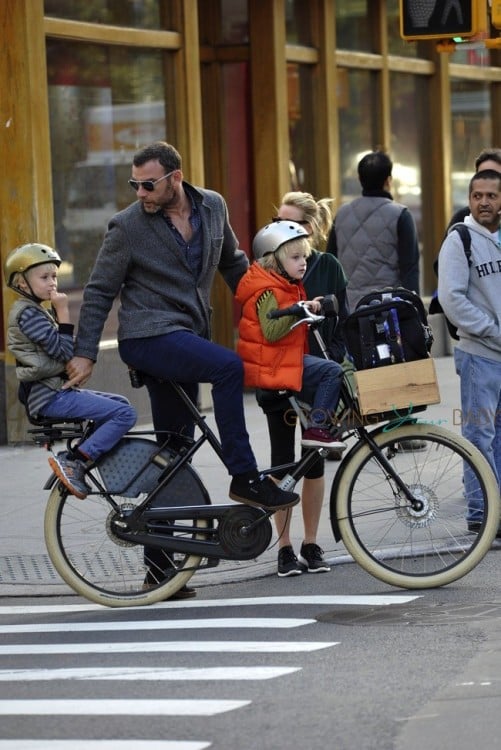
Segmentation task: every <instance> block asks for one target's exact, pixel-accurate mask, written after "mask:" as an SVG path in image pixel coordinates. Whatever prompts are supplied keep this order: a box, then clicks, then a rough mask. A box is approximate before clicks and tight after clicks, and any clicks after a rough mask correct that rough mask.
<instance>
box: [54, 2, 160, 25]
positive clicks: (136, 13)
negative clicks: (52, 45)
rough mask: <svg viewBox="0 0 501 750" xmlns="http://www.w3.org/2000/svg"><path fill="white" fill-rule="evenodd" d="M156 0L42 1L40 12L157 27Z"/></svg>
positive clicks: (120, 23)
mask: <svg viewBox="0 0 501 750" xmlns="http://www.w3.org/2000/svg"><path fill="white" fill-rule="evenodd" d="M159 5H160V3H159V0H141V2H124V0H44V14H45V15H46V16H52V17H55V18H67V19H68V20H71V21H86V22H87V23H103V24H111V25H112V26H131V27H132V28H136V29H160V28H162V27H161V25H160V9H159Z"/></svg>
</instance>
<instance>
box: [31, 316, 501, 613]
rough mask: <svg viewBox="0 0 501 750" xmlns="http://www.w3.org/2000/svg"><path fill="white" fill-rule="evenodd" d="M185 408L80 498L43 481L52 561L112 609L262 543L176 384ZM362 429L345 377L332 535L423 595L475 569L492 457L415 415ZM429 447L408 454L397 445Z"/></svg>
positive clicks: (489, 513) (253, 552)
mask: <svg viewBox="0 0 501 750" xmlns="http://www.w3.org/2000/svg"><path fill="white" fill-rule="evenodd" d="M293 310H294V312H292V314H296V315H298V316H299V315H302V316H306V317H305V318H304V319H303V320H301V319H300V320H298V322H297V323H295V324H294V325H300V324H303V323H304V322H306V323H307V324H308V325H311V326H312V327H313V330H314V333H315V336H316V337H317V340H318V341H319V343H320V345H321V346H322V348H323V351H324V356H327V355H326V352H325V344H324V342H323V340H322V337H321V336H320V333H319V331H318V326H319V325H320V323H321V322H322V321H323V320H324V317H325V316H324V315H314V314H313V313H311V312H308V311H307V310H305V309H304V308H303V307H302V306H301V304H299V306H298V305H296V306H294V308H288V309H287V310H280V311H275V312H276V314H277V315H283V314H291V311H293ZM172 387H173V388H174V389H175V390H176V392H177V394H178V396H179V397H180V398H181V399H182V400H183V401H184V403H185V404H186V406H187V408H188V409H189V411H190V412H191V415H192V416H193V420H194V423H195V426H196V428H197V430H198V431H199V432H200V434H199V435H198V433H196V435H195V437H193V438H186V437H183V436H179V435H174V434H172V433H167V435H166V437H165V440H164V441H163V443H162V444H161V445H159V444H158V443H157V442H156V437H157V436H156V434H155V432H154V431H152V430H146V431H131V432H130V433H129V434H128V435H127V436H125V437H124V438H123V439H122V440H121V441H120V443H119V444H118V445H117V446H116V447H115V448H114V449H113V450H112V451H110V452H109V453H107V454H105V455H104V456H103V457H101V458H100V459H99V460H98V461H97V462H96V464H95V465H93V466H92V467H91V468H90V469H89V470H88V473H87V480H88V482H89V484H90V485H91V491H90V493H89V495H88V496H87V498H86V499H85V500H79V499H77V498H75V497H74V496H72V495H69V494H68V492H67V490H66V489H65V487H64V486H63V485H62V484H61V483H60V482H59V481H58V480H57V478H56V477H55V476H54V475H52V476H51V477H49V479H48V481H47V483H46V484H45V487H44V489H49V490H51V492H50V495H49V499H48V502H47V506H46V511H45V518H44V535H45V542H46V546H47V551H48V554H49V557H50V559H51V561H52V563H53V565H54V567H55V569H56V570H57V572H58V573H59V575H60V576H61V578H62V579H63V580H64V581H65V582H66V583H67V584H68V585H69V586H70V587H71V588H72V589H73V590H74V591H75V592H76V593H77V594H80V595H82V596H84V597H85V598H87V599H89V600H91V601H93V602H96V603H98V604H102V605H106V606H114V607H122V606H131V605H135V606H138V605H147V604H153V603H155V602H158V601H162V600H165V599H168V598H169V597H170V596H172V595H173V594H174V593H175V592H176V591H177V590H178V589H179V588H181V587H182V586H183V585H184V584H185V583H186V582H187V581H188V580H189V579H190V578H191V576H192V575H193V574H194V573H195V572H196V571H197V570H200V569H202V568H204V567H213V566H216V565H217V564H218V563H219V561H220V560H222V559H226V560H250V559H254V558H257V557H259V555H260V554H262V553H263V552H264V551H265V549H266V548H267V547H268V545H269V544H270V541H271V538H272V526H271V522H270V516H271V515H272V512H271V511H265V510H262V509H259V508H254V507H250V506H246V505H239V504H235V503H231V504H223V505H212V504H211V499H210V497H209V493H208V491H207V489H206V487H205V486H204V483H203V480H202V479H201V477H200V476H199V474H198V472H197V471H196V469H195V468H194V467H193V466H192V458H193V457H194V456H195V454H196V453H197V451H198V450H199V448H200V446H201V445H203V444H204V443H206V442H208V443H209V445H210V446H211V448H212V449H213V450H214V451H215V453H216V454H217V455H218V457H219V458H220V459H221V460H222V453H221V447H220V443H219V440H218V438H217V437H216V435H215V434H214V433H213V431H212V430H211V429H210V427H209V426H208V425H207V423H206V420H205V417H204V416H203V415H202V414H201V413H200V411H199V409H198V408H197V407H196V405H195V404H193V403H192V402H191V401H190V399H189V398H188V396H187V395H186V394H185V392H184V391H183V389H182V388H181V387H180V386H178V385H177V384H176V383H172ZM289 401H290V403H291V408H292V409H293V410H294V412H295V414H297V415H298V418H299V419H302V418H304V409H305V408H307V407H305V405H303V404H301V403H300V402H298V400H297V398H296V395H295V394H289ZM378 418H379V420H380V421H379V422H378V424H376V425H375V426H374V425H367V424H366V423H365V422H364V419H363V418H362V415H361V413H360V411H359V408H358V402H357V398H356V394H355V393H354V392H353V390H352V388H351V386H350V382H349V379H348V377H346V376H345V378H344V380H343V383H342V386H341V397H340V407H339V410H338V416H337V418H336V426H335V427H336V430H338V431H339V434H342V435H343V439H346V440H348V439H350V438H354V439H355V444H354V445H353V447H351V448H349V449H348V450H347V452H346V454H345V455H344V457H343V459H342V461H341V463H340V464H339V467H338V469H337V471H336V474H335V477H334V480H333V484H332V488H331V492H330V501H329V507H330V518H331V526H332V531H333V535H334V538H335V540H336V542H339V541H341V540H342V542H343V544H344V546H345V547H346V549H347V550H348V552H349V553H350V555H351V556H352V558H353V560H354V561H355V562H357V563H358V564H359V565H360V566H361V567H362V568H363V569H364V570H365V571H367V572H368V573H369V574H371V575H372V576H374V577H375V578H377V579H379V580H381V581H383V582H385V583H388V584H390V585H393V586H397V587H401V588H407V589H423V588H432V587H437V586H442V585H446V584H449V583H452V582H453V581H456V580H458V579H459V578H461V577H463V576H464V575H466V574H467V573H468V572H470V571H471V570H472V569H473V568H474V567H475V566H476V565H477V564H478V563H479V562H480V561H481V560H482V558H483V557H484V555H485V554H486V553H487V551H488V550H489V548H490V546H491V544H492V541H493V539H494V537H495V536H496V532H497V529H498V524H499V518H500V502H499V489H498V486H497V482H496V479H495V477H494V474H493V472H492V471H491V469H490V467H489V464H488V463H487V461H486V459H485V458H484V457H483V456H482V455H481V453H480V452H479V451H478V450H477V449H476V448H475V447H474V446H473V445H471V444H470V443H469V442H468V441H466V440H465V439H464V438H462V437H461V436H458V435H456V434H455V433H452V432H450V431H448V430H446V429H444V428H443V427H441V426H439V425H435V424H429V423H418V422H417V420H416V418H415V417H413V416H409V415H407V416H405V417H404V418H402V417H401V416H400V415H395V414H391V413H386V414H384V413H383V414H381V415H378ZM35 424H36V427H35V428H34V429H32V430H29V432H30V434H31V435H32V437H33V439H34V440H35V442H37V443H38V444H40V445H45V446H46V447H47V448H48V449H50V448H52V446H53V445H54V443H55V442H57V441H60V440H64V441H66V443H67V446H68V448H71V447H72V446H73V445H75V444H76V443H78V442H79V441H80V440H82V439H83V438H84V436H85V435H86V434H87V433H88V431H89V430H92V424H91V423H85V422H71V423H61V422H59V423H57V422H55V421H54V420H41V421H40V422H38V423H36V422H35ZM415 440H417V441H421V442H422V443H424V444H425V449H424V450H420V451H419V452H415V451H412V450H406V449H405V445H406V441H415ZM319 453H320V454H322V455H326V454H325V449H322V448H309V449H308V450H306V451H305V452H304V454H303V456H302V457H301V458H300V459H299V460H298V461H296V462H295V463H293V464H288V465H287V466H281V467H271V468H270V469H267V470H266V471H263V472H262V473H263V474H271V475H272V474H273V472H274V470H275V471H276V470H277V469H278V468H281V469H287V473H286V475H285V476H284V478H283V479H282V480H281V481H280V483H279V484H280V486H281V487H283V488H286V489H291V488H293V487H294V486H295V485H296V483H297V482H298V481H299V480H300V479H301V478H302V477H303V476H304V474H305V472H306V471H307V470H308V468H309V467H310V466H311V465H312V464H313V462H314V461H316V460H317V458H318V454H319ZM465 463H469V465H470V466H471V468H472V471H473V475H474V476H475V478H476V481H477V482H478V488H479V491H480V492H481V493H482V498H483V502H484V517H483V521H482V525H481V528H480V530H479V531H478V533H476V534H472V533H470V532H469V531H468V530H467V525H466V521H465V506H466V503H465V497H464V492H465V488H464V486H463V466H464V464H465Z"/></svg>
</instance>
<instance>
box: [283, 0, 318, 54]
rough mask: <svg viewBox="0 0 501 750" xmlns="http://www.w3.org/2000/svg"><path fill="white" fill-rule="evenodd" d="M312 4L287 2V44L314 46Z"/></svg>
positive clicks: (301, 1) (294, 0)
mask: <svg viewBox="0 0 501 750" xmlns="http://www.w3.org/2000/svg"><path fill="white" fill-rule="evenodd" d="M311 18H312V14H311V4H310V1H309V0H286V5H285V23H286V33H287V44H302V45H306V46H310V45H311V44H312V38H313V34H312V30H311Z"/></svg>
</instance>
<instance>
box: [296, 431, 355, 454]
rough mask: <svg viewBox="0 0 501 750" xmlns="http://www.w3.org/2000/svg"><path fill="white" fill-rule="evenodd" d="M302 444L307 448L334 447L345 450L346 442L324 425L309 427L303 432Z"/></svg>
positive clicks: (334, 448)
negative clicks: (336, 436)
mask: <svg viewBox="0 0 501 750" xmlns="http://www.w3.org/2000/svg"><path fill="white" fill-rule="evenodd" d="M301 445H303V446H304V447H305V448H332V449H333V450H338V451H344V450H345V449H346V443H343V442H342V440H338V439H337V438H335V437H334V435H332V434H331V433H330V432H329V430H325V429H324V428H323V427H309V428H308V429H307V430H305V431H304V432H303V437H302V438H301Z"/></svg>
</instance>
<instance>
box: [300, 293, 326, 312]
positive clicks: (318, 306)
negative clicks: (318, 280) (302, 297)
mask: <svg viewBox="0 0 501 750" xmlns="http://www.w3.org/2000/svg"><path fill="white" fill-rule="evenodd" d="M322 300H323V297H315V298H314V299H310V300H307V301H306V302H305V303H304V304H305V306H306V307H307V308H308V310H311V312H314V313H319V312H321V311H322Z"/></svg>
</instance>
